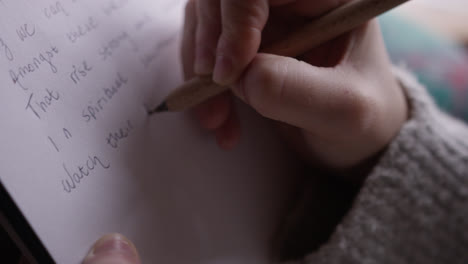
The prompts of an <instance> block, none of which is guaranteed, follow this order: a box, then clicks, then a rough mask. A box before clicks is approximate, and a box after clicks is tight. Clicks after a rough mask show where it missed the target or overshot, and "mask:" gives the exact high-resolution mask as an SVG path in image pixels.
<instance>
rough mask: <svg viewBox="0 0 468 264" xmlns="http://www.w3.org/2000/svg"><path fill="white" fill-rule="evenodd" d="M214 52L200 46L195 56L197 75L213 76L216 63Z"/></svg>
mask: <svg viewBox="0 0 468 264" xmlns="http://www.w3.org/2000/svg"><path fill="white" fill-rule="evenodd" d="M214 60H215V55H214V50H210V49H208V48H207V47H205V46H202V45H198V46H197V51H196V54H195V66H194V70H195V73H196V74H198V75H206V74H211V73H212V72H213V68H214V63H215V61H214Z"/></svg>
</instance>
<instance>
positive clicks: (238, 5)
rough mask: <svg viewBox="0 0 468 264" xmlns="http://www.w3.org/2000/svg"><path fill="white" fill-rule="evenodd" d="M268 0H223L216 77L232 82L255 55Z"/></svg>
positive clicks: (264, 22)
mask: <svg viewBox="0 0 468 264" xmlns="http://www.w3.org/2000/svg"><path fill="white" fill-rule="evenodd" d="M268 13H269V5H268V0H248V1H247V0H221V17H222V18H221V20H222V30H221V35H220V37H219V41H218V45H217V49H216V63H215V69H214V72H213V79H214V81H215V82H217V83H219V84H223V85H226V84H232V83H233V82H234V81H235V80H236V79H237V78H238V77H239V76H240V75H241V73H242V71H243V70H244V69H245V67H246V66H247V65H248V64H249V63H250V61H251V60H252V59H253V58H254V56H255V54H256V53H257V51H258V48H259V47H260V42H261V34H262V30H263V28H264V27H265V24H266V22H267V19H268Z"/></svg>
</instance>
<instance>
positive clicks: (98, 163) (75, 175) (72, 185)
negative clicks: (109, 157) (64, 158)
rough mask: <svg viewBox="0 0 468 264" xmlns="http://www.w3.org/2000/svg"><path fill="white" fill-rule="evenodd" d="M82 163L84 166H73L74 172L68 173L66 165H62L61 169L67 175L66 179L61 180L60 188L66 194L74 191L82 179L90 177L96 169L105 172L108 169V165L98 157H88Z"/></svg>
mask: <svg viewBox="0 0 468 264" xmlns="http://www.w3.org/2000/svg"><path fill="white" fill-rule="evenodd" d="M84 163H85V164H80V165H77V166H75V170H74V171H70V170H69V169H68V168H67V165H66V164H65V163H63V169H64V170H65V173H66V174H67V179H65V180H62V187H63V190H64V191H65V192H66V193H71V192H72V191H73V190H74V189H76V188H77V187H78V184H80V183H81V181H82V180H83V178H84V177H87V176H90V175H91V172H93V171H94V170H95V169H97V168H98V167H100V168H102V169H106V170H107V169H109V168H110V163H109V162H103V161H102V160H101V158H99V157H98V156H92V157H91V156H88V160H86V162H84Z"/></svg>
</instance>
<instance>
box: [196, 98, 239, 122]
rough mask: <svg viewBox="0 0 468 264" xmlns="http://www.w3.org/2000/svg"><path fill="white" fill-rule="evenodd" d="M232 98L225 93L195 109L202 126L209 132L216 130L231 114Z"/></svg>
mask: <svg viewBox="0 0 468 264" xmlns="http://www.w3.org/2000/svg"><path fill="white" fill-rule="evenodd" d="M231 108H232V106H231V97H230V94H229V93H223V94H221V95H218V96H216V97H214V98H211V99H209V100H208V101H206V102H204V103H203V104H201V105H199V106H197V107H195V109H194V113H195V116H196V118H197V119H198V120H199V122H200V124H201V126H202V127H203V128H205V129H208V130H216V129H218V128H220V127H221V126H222V125H223V123H224V122H225V121H226V120H227V119H228V118H229V115H230V114H231V113H230V112H231Z"/></svg>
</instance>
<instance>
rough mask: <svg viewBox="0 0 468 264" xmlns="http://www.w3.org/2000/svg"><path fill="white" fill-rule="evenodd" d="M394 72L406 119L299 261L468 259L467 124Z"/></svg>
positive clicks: (427, 262) (426, 263)
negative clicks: (324, 234) (345, 206)
mask: <svg viewBox="0 0 468 264" xmlns="http://www.w3.org/2000/svg"><path fill="white" fill-rule="evenodd" d="M395 74H396V76H398V78H399V80H400V83H401V84H402V86H403V87H404V88H405V91H406V94H407V98H408V100H409V104H410V107H411V110H410V119H409V120H408V121H407V123H406V124H405V125H404V127H403V128H402V129H401V131H400V132H399V134H398V135H397V137H396V138H395V139H394V140H393V142H392V143H391V144H390V146H389V147H388V149H387V150H386V152H385V153H384V154H383V156H382V157H381V159H380V160H379V161H378V164H377V165H376V166H375V167H374V169H373V170H372V172H371V173H370V175H369V176H368V178H367V179H366V181H365V182H364V184H363V185H362V187H361V189H360V190H359V191H358V193H357V194H356V196H355V199H354V201H353V203H352V205H351V206H350V209H349V211H348V212H347V213H346V214H345V216H344V217H343V218H341V222H340V223H339V224H338V225H337V227H336V228H335V229H334V231H333V233H332V235H331V236H330V237H329V238H328V239H327V242H325V243H323V244H322V245H321V246H320V247H319V248H318V249H316V250H315V251H314V252H313V253H310V254H309V255H308V256H306V257H305V259H302V260H301V261H299V262H297V263H307V264H309V263H310V264H322V263H323V264H325V263H327V264H330V263H364V264H365V263H413V264H416V263H421V264H422V263H424V264H431V263H468V128H467V127H466V126H465V125H464V124H462V123H460V122H459V121H457V120H455V119H453V118H451V117H449V116H448V115H446V114H444V113H442V112H441V111H439V110H438V108H437V107H436V106H435V105H434V103H433V102H432V101H431V99H430V98H429V96H428V95H427V94H426V92H425V90H424V87H421V85H419V84H418V83H417V81H416V80H415V79H414V78H413V77H412V76H411V75H409V74H408V73H406V72H405V71H403V70H401V69H395ZM306 210H307V209H306ZM295 263H296V262H295Z"/></svg>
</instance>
